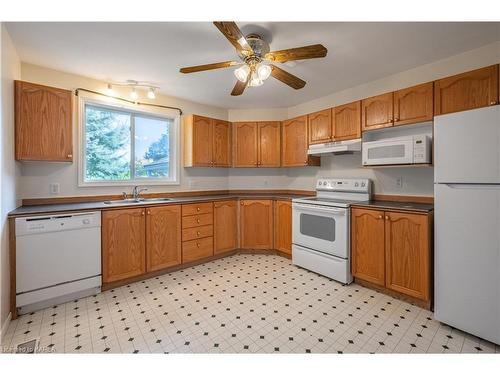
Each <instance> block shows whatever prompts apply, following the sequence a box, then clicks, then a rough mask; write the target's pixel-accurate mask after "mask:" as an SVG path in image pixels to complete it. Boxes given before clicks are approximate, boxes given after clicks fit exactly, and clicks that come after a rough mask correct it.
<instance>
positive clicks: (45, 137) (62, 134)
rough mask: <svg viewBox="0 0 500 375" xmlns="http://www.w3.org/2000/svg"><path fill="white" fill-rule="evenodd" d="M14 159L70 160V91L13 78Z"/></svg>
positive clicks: (71, 131) (71, 129) (71, 138)
mask: <svg viewBox="0 0 500 375" xmlns="http://www.w3.org/2000/svg"><path fill="white" fill-rule="evenodd" d="M15 149H16V151H15V157H16V160H37V161H56V162H72V161H73V127H72V92H71V91H69V90H63V89H59V88H55V87H48V86H42V85H37V84H34V83H30V82H23V81H15Z"/></svg>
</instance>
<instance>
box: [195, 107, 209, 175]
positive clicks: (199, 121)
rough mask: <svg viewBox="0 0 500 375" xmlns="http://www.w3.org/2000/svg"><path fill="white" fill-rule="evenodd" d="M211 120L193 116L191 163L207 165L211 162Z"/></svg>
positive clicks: (199, 165) (200, 165)
mask: <svg viewBox="0 0 500 375" xmlns="http://www.w3.org/2000/svg"><path fill="white" fill-rule="evenodd" d="M212 121H213V120H212V119H210V118H208V117H202V116H193V165H194V166H197V167H208V166H211V165H212V163H213V141H212V139H213V138H212V137H213V122H212Z"/></svg>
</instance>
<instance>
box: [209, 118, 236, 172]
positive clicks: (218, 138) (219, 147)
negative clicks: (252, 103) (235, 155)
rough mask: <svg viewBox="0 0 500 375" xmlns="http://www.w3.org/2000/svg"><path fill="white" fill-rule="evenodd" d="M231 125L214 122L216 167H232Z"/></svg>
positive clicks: (213, 150) (218, 121)
mask: <svg viewBox="0 0 500 375" xmlns="http://www.w3.org/2000/svg"><path fill="white" fill-rule="evenodd" d="M231 144H232V143H231V123H230V122H229V121H222V120H213V146H212V153H213V161H214V166H216V167H230V166H231Z"/></svg>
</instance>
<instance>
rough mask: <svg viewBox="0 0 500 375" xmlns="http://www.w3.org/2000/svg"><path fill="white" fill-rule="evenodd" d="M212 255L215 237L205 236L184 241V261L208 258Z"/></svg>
mask: <svg viewBox="0 0 500 375" xmlns="http://www.w3.org/2000/svg"><path fill="white" fill-rule="evenodd" d="M212 255H214V245H213V237H205V238H202V239H199V240H192V241H186V242H183V243H182V262H183V263H187V262H191V261H194V260H198V259H202V258H207V257H210V256H212Z"/></svg>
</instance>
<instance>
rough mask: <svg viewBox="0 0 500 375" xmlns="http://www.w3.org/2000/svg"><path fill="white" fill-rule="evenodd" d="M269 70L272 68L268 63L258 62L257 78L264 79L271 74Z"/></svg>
mask: <svg viewBox="0 0 500 375" xmlns="http://www.w3.org/2000/svg"><path fill="white" fill-rule="evenodd" d="M271 71H272V68H271V67H270V66H269V65H266V64H260V65H259V67H258V68H257V75H258V76H259V79H261V80H262V81H265V80H266V79H268V78H269V76H270V75H271Z"/></svg>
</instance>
